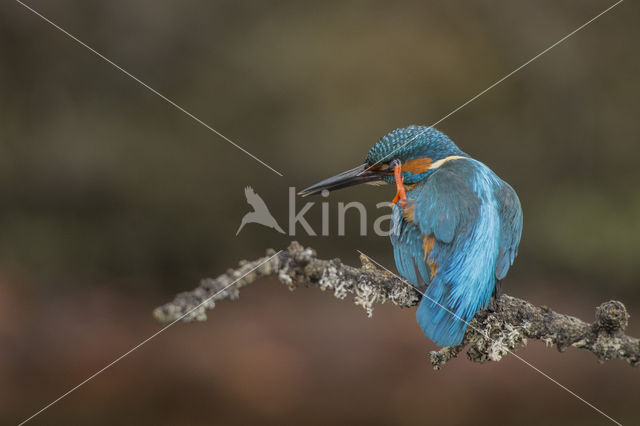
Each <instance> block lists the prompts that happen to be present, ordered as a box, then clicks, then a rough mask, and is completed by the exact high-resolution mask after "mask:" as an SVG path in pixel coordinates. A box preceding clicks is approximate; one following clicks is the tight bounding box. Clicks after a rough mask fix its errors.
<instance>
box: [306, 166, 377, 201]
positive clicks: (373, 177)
mask: <svg viewBox="0 0 640 426" xmlns="http://www.w3.org/2000/svg"><path fill="white" fill-rule="evenodd" d="M385 174H389V173H387V172H385V171H380V170H369V169H368V166H367V165H366V164H362V165H360V166H358V167H354V168H353V169H351V170H347V171H346V172H342V173H340V174H338V175H335V176H333V177H330V178H329V179H325V180H323V181H321V182H318V183H316V184H315V185H311V186H310V187H308V188H306V189H303V190H302V191H300V192H298V195H302V196H303V197H306V196H307V195H314V194H319V193H320V192H322V191H324V190H325V189H326V190H327V191H333V190H335V189H340V188H346V187H348V186H353V185H358V184H360V183H366V182H373V181H377V180H382V176H384V175H385Z"/></svg>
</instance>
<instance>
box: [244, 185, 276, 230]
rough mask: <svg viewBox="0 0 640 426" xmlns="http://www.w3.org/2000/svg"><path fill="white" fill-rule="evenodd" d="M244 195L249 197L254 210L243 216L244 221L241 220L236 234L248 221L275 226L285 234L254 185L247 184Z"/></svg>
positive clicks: (248, 199) (274, 227) (248, 200)
mask: <svg viewBox="0 0 640 426" xmlns="http://www.w3.org/2000/svg"><path fill="white" fill-rule="evenodd" d="M244 195H245V197H246V198H247V203H248V204H249V205H250V206H251V207H253V211H252V212H249V213H247V214H245V215H244V216H243V217H242V221H241V222H240V227H238V230H237V231H236V235H238V234H239V233H240V231H241V230H242V228H244V226H245V225H246V224H247V223H259V224H260V225H264V226H268V227H269V228H273V229H275V230H276V231H278V232H279V233H281V234H284V231H283V230H282V228H280V225H278V222H276V220H275V218H274V217H273V215H272V214H271V212H270V211H269V208H268V207H267V205H266V204H265V202H264V200H263V199H262V198H261V197H260V196H259V195H258V194H257V193H256V192H255V191H254V190H253V188H252V187H250V186H247V187H246V188H245V189H244Z"/></svg>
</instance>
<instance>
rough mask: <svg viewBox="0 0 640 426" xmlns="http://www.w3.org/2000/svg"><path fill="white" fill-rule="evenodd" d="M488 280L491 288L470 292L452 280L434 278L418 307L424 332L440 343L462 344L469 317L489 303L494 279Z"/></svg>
mask: <svg viewBox="0 0 640 426" xmlns="http://www.w3.org/2000/svg"><path fill="white" fill-rule="evenodd" d="M488 284H489V285H487V286H484V287H486V288H487V289H488V291H485V292H469V291H464V290H466V289H462V290H463V291H456V290H455V289H454V286H453V284H452V283H446V284H444V283H437V282H432V283H431V285H430V286H429V287H428V288H427V291H426V292H425V293H424V296H423V298H422V300H421V301H420V305H419V306H418V309H417V311H416V319H417V320H418V324H420V328H422V332H423V333H424V334H425V335H426V336H427V337H428V338H429V339H431V340H433V341H434V342H435V343H437V344H438V345H440V346H455V345H459V344H460V343H461V342H462V339H463V338H464V333H465V331H466V330H467V326H468V325H469V321H471V320H472V319H473V317H474V315H475V314H476V312H478V310H480V309H486V308H487V306H488V304H489V300H490V298H491V294H492V292H493V288H495V281H491V282H489V283H488ZM458 290H460V289H458Z"/></svg>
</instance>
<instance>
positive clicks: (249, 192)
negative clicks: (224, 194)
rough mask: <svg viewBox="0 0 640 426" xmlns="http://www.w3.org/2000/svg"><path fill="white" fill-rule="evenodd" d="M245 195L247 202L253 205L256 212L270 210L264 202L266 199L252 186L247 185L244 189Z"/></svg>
mask: <svg viewBox="0 0 640 426" xmlns="http://www.w3.org/2000/svg"><path fill="white" fill-rule="evenodd" d="M244 195H245V196H246V197H247V203H249V205H250V206H251V207H253V209H254V210H255V211H256V212H258V211H264V210H267V211H268V210H269V209H268V208H267V205H266V204H265V203H264V200H263V199H262V198H261V197H260V196H259V195H258V194H256V193H255V191H254V190H253V188H252V187H250V186H247V187H246V188H245V189H244Z"/></svg>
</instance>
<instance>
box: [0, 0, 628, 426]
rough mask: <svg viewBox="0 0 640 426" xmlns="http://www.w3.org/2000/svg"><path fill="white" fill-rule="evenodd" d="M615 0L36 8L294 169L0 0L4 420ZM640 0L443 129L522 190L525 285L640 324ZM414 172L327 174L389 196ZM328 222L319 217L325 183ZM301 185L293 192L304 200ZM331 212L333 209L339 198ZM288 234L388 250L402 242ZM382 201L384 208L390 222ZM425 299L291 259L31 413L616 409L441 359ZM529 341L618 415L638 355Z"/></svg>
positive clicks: (345, 251) (68, 420) (33, 406)
mask: <svg viewBox="0 0 640 426" xmlns="http://www.w3.org/2000/svg"><path fill="white" fill-rule="evenodd" d="M611 3H612V2H609V1H600V0H598V1H583V2H579V3H577V2H573V1H568V0H563V1H557V0H553V1H551V0H544V1H537V2H529V1H475V2H468V1H464V2H463V1H460V0H456V1H448V2H445V1H422V2H403V1H401V2H393V3H391V2H382V1H377V2H376V1H370V2H361V1H360V2H331V1H329V2H288V1H275V2H237V1H215V2H209V1H189V2H179V1H160V2H154V1H149V0H134V1H122V0H114V1H78V0H75V1H66V0H65V1H57V2H54V3H52V2H46V1H43V0H30V1H29V2H28V4H29V5H31V6H32V7H34V8H35V9H36V10H38V11H40V12H41V13H42V14H44V15H45V16H47V17H48V18H50V19H51V20H53V21H54V22H56V23H57V24H59V25H60V26H61V27H63V28H65V29H66V30H68V31H69V32H71V33H72V34H74V35H76V36H77V37H78V38H80V39H81V40H83V41H84V42H86V43H87V44H89V45H90V46H92V47H94V48H95V49H97V50H98V51H100V52H101V53H103V54H104V55H106V56H107V57H108V58H110V59H112V60H113V61H114V62H116V63H117V64H119V65H120V66H122V67H123V68H125V69H126V70H128V71H130V72H131V73H133V74H134V75H136V76H137V77H139V78H140V79H142V80H143V81H145V82H146V83H148V84H149V85H150V86H152V87H153V88H155V89H157V90H158V91H160V92H161V93H163V94H164V95H166V96H167V97H169V98H171V99H173V100H175V102H177V103H178V104H180V105H181V106H183V107H184V108H186V109H187V110H189V111H190V112H192V113H194V114H195V115H197V116H198V117H200V118H201V119H202V120H204V121H205V122H207V123H208V124H210V125H212V126H213V127H214V128H216V129H217V130H219V131H220V132H222V133H223V134H225V135H226V136H228V137H229V138H231V139H233V140H234V141H236V142H237V143H239V144H240V145H241V146H243V147H244V148H246V149H248V150H249V151H250V152H252V153H253V154H255V155H257V156H258V157H260V158H261V159H262V160H264V161H266V162H267V163H268V164H270V165H271V166H272V167H274V168H276V169H277V170H279V171H280V172H282V173H283V174H284V176H283V177H280V176H278V175H276V174H275V173H273V172H271V171H270V170H268V169H267V168H265V167H263V166H261V165H260V164H258V163H257V162H255V161H254V160H253V159H251V158H250V157H248V156H247V155H245V154H243V153H242V152H240V151H238V150H237V149H236V148H234V147H233V146H231V145H230V144H228V143H227V142H225V141H223V140H222V139H220V138H219V137H217V136H216V135H214V134H213V133H211V132H209V131H208V130H207V129H205V128H204V127H202V126H200V125H199V124H197V123H196V122H194V121H193V120H192V119H190V118H189V117H187V116H186V115H184V114H183V113H181V112H180V111H178V110H176V109H175V108H173V107H172V106H170V105H168V104H167V103H166V102H164V101H162V100H161V99H160V98H158V97H157V96H155V95H153V94H152V93H150V92H149V91H148V90H146V89H144V88H143V87H141V86H140V85H139V84H137V83H136V82H134V81H133V80H132V79H130V78H129V77H127V76H125V75H124V74H123V73H122V72H120V71H118V70H116V69H115V68H113V67H112V66H110V65H108V64H107V63H105V62H104V61H102V60H100V59H99V58H98V57H96V56H95V55H93V54H92V53H91V52H89V51H88V50H87V49H85V48H83V47H81V46H80V45H78V44H77V43H75V42H74V41H72V40H71V39H69V38H68V37H67V36H65V35H63V34H62V33H61V32H59V31H57V30H55V29H54V28H53V27H51V26H50V25H49V24H47V23H45V22H44V21H43V20H41V19H40V18H38V17H37V16H35V15H34V14H32V13H31V12H29V11H28V10H27V9H25V8H24V7H22V6H20V5H19V4H18V3H14V2H3V3H2V4H1V5H0V52H1V55H2V56H1V57H2V64H1V65H0V401H1V402H0V423H2V424H16V423H18V422H19V421H21V420H23V419H25V418H27V417H28V416H29V415H31V414H33V413H34V412H35V411H37V410H38V409H40V408H41V407H42V406H44V405H45V404H47V403H49V402H50V401H52V400H53V399H55V398H57V397H58V396H60V395H61V394H62V393H63V392H65V391H67V390H68V389H70V388H71V387H73V386H75V385H76V384H78V383H79V382H80V381H82V380H83V379H85V378H86V377H88V376H89V375H90V374H92V373H93V372H95V371H96V370H98V369H100V368H102V367H103V366H104V365H106V364H107V363H108V362H110V361H112V360H113V359H114V358H116V357H117V356H119V355H121V354H122V353H124V352H125V351H127V350H129V349H130V348H131V347H132V346H134V345H135V344H137V343H139V342H140V341H141V340H142V339H144V338H146V337H147V336H149V335H150V334H152V333H153V332H155V331H156V330H158V329H159V328H160V325H159V324H157V323H156V322H154V320H153V318H152V316H151V312H152V310H153V309H154V308H155V307H156V306H158V305H161V304H163V303H165V302H167V301H169V300H171V299H172V298H173V296H174V294H175V293H176V292H180V291H185V290H189V289H191V288H193V287H195V286H196V285H197V283H198V280H199V279H200V278H202V277H206V276H216V275H218V274H219V273H221V272H223V271H225V270H226V269H227V268H228V267H231V266H234V265H236V264H237V261H239V260H241V259H256V258H258V257H260V256H262V255H263V254H264V252H265V249H267V248H269V247H273V248H276V249H279V248H284V247H286V246H287V244H288V242H289V240H291V239H292V237H289V236H286V235H281V234H278V233H277V232H275V231H273V230H271V229H268V228H263V227H261V226H258V225H247V226H246V227H245V228H244V229H243V231H242V232H241V233H240V234H239V235H238V236H237V237H236V236H235V232H236V230H237V228H238V225H239V224H240V219H241V218H242V216H243V215H244V213H246V212H247V211H249V206H248V205H247V204H246V202H245V198H244V193H243V188H244V187H245V186H247V185H251V186H253V187H254V189H255V190H256V192H258V193H259V194H260V195H261V196H262V197H263V198H264V200H265V201H266V202H267V204H268V205H269V207H270V208H271V212H272V213H273V214H274V216H275V217H276V218H277V219H278V221H279V222H280V224H281V225H282V226H283V227H284V228H285V229H287V228H288V227H287V223H286V222H287V214H288V208H289V207H288V204H289V203H288V187H289V186H295V187H297V188H302V187H305V186H308V185H309V184H312V183H315V182H316V181H318V180H319V179H322V178H325V177H327V176H330V175H333V174H335V173H337V172H340V171H342V170H345V169H347V168H350V167H353V166H355V165H357V164H360V163H361V162H362V160H363V159H364V157H365V155H366V152H367V150H368V149H369V147H370V146H371V145H372V144H373V143H374V142H375V141H376V140H377V139H378V138H379V137H381V136H383V135H384V134H386V133H387V132H388V131H390V130H392V129H394V128H397V127H404V126H406V125H409V124H424V125H429V124H431V123H433V122H435V121H437V120H438V119H440V118H441V117H443V116H444V115H445V114H447V113H448V112H450V111H451V110H453V109H454V108H455V107H457V106H458V105H460V104H462V103H463V102H465V101H466V100H468V99H469V98H471V97H472V96H473V95H475V94H476V93H478V92H479V91H481V90H483V89H485V88H486V87H488V86H489V85H490V84H492V83H493V82H494V81H496V80H497V79H498V78H500V77H502V76H503V75H505V74H507V73H509V72H510V71H512V70H513V69H514V68H516V67H517V66H519V65H520V64H522V63H524V62H525V61H527V60H528V59H530V58H531V57H533V56H534V55H536V54H537V53H539V52H540V51H542V50H543V49H544V48H546V47H547V46H549V45H551V44H552V43H554V42H555V41H557V40H558V39H560V38H561V37H563V36H564V35H566V34H567V33H569V32H570V31H572V30H574V29H575V28H577V27H578V26H580V25H581V24H583V23H584V22H586V21H587V20H588V19H590V18H591V17H593V16H595V15H596V14H598V13H599V12H600V11H602V10H604V9H605V8H606V7H607V6H608V5H610V4H611ZM638 16H640V15H639V6H638V5H637V4H634V3H633V2H624V3H622V4H621V5H620V6H618V7H617V8H615V9H613V10H612V11H611V12H610V13H608V14H606V15H604V16H603V17H602V18H601V19H599V20H598V21H596V22H594V23H593V24H591V25H590V26H588V27H587V28H585V29H584V30H583V31H581V32H579V33H578V34H576V35H575V36H574V37H572V38H570V39H569V40H567V41H566V42H565V43H563V44H561V45H560V46H558V47H557V48H555V49H554V50H552V51H551V52H549V53H548V54H546V55H545V56H543V57H542V58H540V59H539V60H537V61H535V62H533V63H532V64H530V65H529V66H527V67H526V68H525V69H523V70H522V71H520V72H519V73H517V74H515V75H514V76H513V77H511V78H509V79H508V80H507V81H505V82H504V83H502V84H501V85H499V86H497V87H496V88H494V89H493V90H491V91H490V92H488V93H487V94H485V95H484V96H482V97H481V98H480V99H478V100H477V101H475V102H473V103H472V104H470V105H468V106H466V107H465V108H464V109H462V110H461V111H459V112H457V113H456V114H455V115H453V116H451V117H450V118H448V119H447V120H445V121H443V122H442V123H441V124H439V126H438V128H439V129H440V130H442V131H444V132H445V133H447V134H448V135H449V136H450V137H451V138H452V139H453V140H454V141H456V142H457V143H458V145H459V146H460V147H461V148H462V149H463V150H464V151H466V152H468V153H469V154H471V155H473V156H474V157H476V158H477V159H479V160H481V161H483V162H485V163H486V164H487V165H489V166H490V167H491V168H492V169H493V170H494V171H496V173H497V174H498V175H499V176H501V177H502V178H504V179H505V180H506V181H508V182H509V183H510V184H511V185H512V186H513V187H514V188H515V189H516V190H517V192H518V194H519V196H520V199H521V202H522V205H523V209H524V215H525V223H524V235H523V239H522V244H521V246H520V255H519V257H518V259H517V261H516V265H515V267H514V268H512V270H511V271H510V274H509V276H508V278H507V280H506V281H505V285H504V290H505V291H506V292H507V293H508V294H511V295H514V296H517V297H522V298H526V299H528V300H530V301H532V302H534V303H536V304H544V305H547V306H549V307H551V308H553V309H555V310H557V311H559V312H563V313H567V314H571V315H576V316H579V317H580V318H583V319H585V320H588V321H591V320H592V318H593V315H594V308H595V306H597V305H598V304H599V303H601V302H603V301H605V300H609V299H619V300H621V301H623V302H624V303H625V304H626V305H627V307H628V309H629V311H630V312H631V314H632V317H631V324H630V326H629V329H628V332H629V334H631V335H636V336H638V335H640V321H639V319H638V318H639V316H640V287H639V286H638V283H639V282H640V265H639V264H638V259H637V256H638V252H639V251H640V220H639V219H640V192H639V191H638V188H637V186H638V182H639V181H640V168H639V167H638V160H637V156H638V155H639V154H640V144H639V142H640V138H639V135H640V130H638V126H637V122H638V119H637V118H638V112H639V111H638V98H639V96H640V77H639V76H640V58H639V57H638V52H637V43H638V37H639V35H640V27H639V26H638V25H637V23H638ZM393 195H394V191H393V188H391V187H381V188H375V187H369V186H365V187H358V188H353V189H349V190H345V191H341V192H337V193H335V194H332V195H331V197H330V198H329V199H328V201H329V202H330V208H331V211H332V212H335V211H336V209H337V207H336V206H337V202H339V201H353V200H358V201H362V202H364V203H365V204H366V205H367V206H368V208H369V212H370V214H373V213H376V212H377V211H376V208H375V205H376V203H377V202H380V201H389V200H390V199H391V198H392V197H393ZM307 201H315V202H316V204H315V206H314V207H313V208H311V210H310V212H309V213H308V214H307V215H306V218H307V220H308V221H309V223H310V224H311V225H312V226H313V227H314V228H315V229H316V231H317V232H319V230H320V228H321V218H320V206H319V202H321V201H325V200H323V199H315V200H309V199H305V201H304V202H307ZM302 204H303V202H302V200H298V206H297V209H298V210H300V208H301V206H302ZM332 217H336V216H335V214H334V215H333V216H332ZM356 219H357V217H356V215H355V214H353V215H350V216H349V220H348V221H347V235H346V236H344V237H338V236H335V234H336V233H337V224H336V223H335V222H332V223H331V230H332V235H333V236H328V237H322V236H316V237H312V236H308V235H306V233H304V232H303V230H302V228H300V227H298V229H297V235H296V236H295V237H293V238H295V239H297V240H299V241H300V242H301V243H303V244H305V245H310V246H312V247H314V248H316V249H317V250H318V251H319V254H320V255H321V256H322V257H325V258H330V257H340V258H342V259H343V261H345V262H347V263H351V264H356V263H357V253H356V252H355V250H356V249H360V250H363V251H365V252H366V253H368V254H370V255H371V256H373V257H375V258H376V259H378V260H380V261H382V262H383V263H385V264H386V265H388V266H389V267H391V266H392V265H393V257H392V252H391V246H390V243H389V241H388V239H387V238H385V237H377V236H375V235H373V234H372V235H369V236H368V237H361V236H360V235H359V226H358V221H357V220H356ZM372 219H373V218H370V221H369V230H371V223H372ZM433 349H435V346H434V344H432V343H431V342H430V341H428V340H427V339H425V338H424V337H423V335H422V334H421V332H420V330H419V328H418V326H417V324H416V323H415V320H414V311H413V310H412V309H405V310H402V309H398V308H395V307H393V306H381V307H378V308H376V310H375V312H374V316H373V318H372V319H367V317H366V315H365V314H364V312H363V311H362V310H361V309H360V308H358V307H355V306H354V305H353V304H352V303H351V302H348V301H338V300H336V299H335V298H333V297H332V296H331V295H329V294H324V293H321V292H319V291H317V289H304V288H303V289H299V290H297V291H295V292H293V293H291V292H289V291H287V290H286V288H285V287H284V286H282V285H281V284H279V283H278V282H276V281H273V280H271V281H270V280H264V281H262V282H259V283H255V284H254V285H252V286H251V287H248V288H246V289H245V290H244V291H243V292H242V294H241V299H240V300H239V301H237V302H233V303H231V302H228V303H222V304H220V305H219V306H218V307H217V308H216V310H214V311H213V312H212V313H211V315H210V317H209V320H208V321H207V322H205V323H199V324H178V325H176V326H174V327H172V328H171V329H169V330H168V331H167V332H165V333H163V334H162V335H160V336H158V337H157V338H156V339H154V340H152V341H151V342H150V343H148V344H147V345H145V346H143V347H142V348H141V349H139V350H137V351H136V352H134V353H133V354H131V355H130V356H129V357H127V358H125V359H124V360H123V361H121V362H120V363H118V364H116V365H115V366H114V367H112V368H111V369H110V370H108V371H107V372H105V373H104V374H102V375H100V376H99V377H97V378H96V379H94V380H92V381H91V382H89V383H88V384H87V385H86V386H84V387H82V388H80V389H79V390H78V391H77V392H75V393H73V394H71V395H70V396H68V397H67V398H65V399H64V400H62V401H61V402H60V403H58V404H56V405H55V406H53V407H52V408H50V409H49V410H48V411H46V412H44V413H43V414H41V415H40V416H39V417H37V418H35V419H34V420H33V421H32V423H33V424H42V425H54V424H60V425H68V424H93V425H113V424H150V425H151V424H154V425H155V424H176V425H178V424H189V425H204V424H211V423H215V424H225V425H226V424H229V425H240V424H252V423H258V422H260V423H262V424H274V425H275V424H278V425H281V424H322V425H326V424H334V423H339V424H345V423H346V424H379V425H383V424H399V425H404V424H406V425H414V424H416V425H417V424H439V425H463V424H469V423H473V424H476V425H480V424H492V425H493V424H519V425H527V424H530V425H537V424H563V425H567V424H580V425H596V424H607V420H606V419H605V418H604V417H602V416H600V415H599V414H597V413H596V412H595V411H593V410H592V409H591V408H589V407H587V406H586V405H585V404H583V403H582V402H580V401H578V400H577V399H576V398H574V397H572V396H571V395H569V394H568V393H567V392H565V391H563V390H562V389H560V388H559V387H557V386H556V385H554V384H553V383H551V382H549V381H548V380H546V379H545V378H543V377H542V376H541V375H539V374H538V373H536V372H534V371H533V370H532V369H530V368H529V367H527V366H525V365H523V364H522V363H521V362H520V361H518V360H516V359H514V357H507V358H506V359H505V360H503V361H502V362H500V363H497V364H486V365H478V364H472V363H470V362H468V361H467V360H466V359H465V357H464V356H461V357H460V359H457V360H455V361H453V362H451V363H450V364H448V365H446V366H445V368H444V369H443V370H442V371H439V372H434V371H432V370H431V368H430V364H429V362H428V359H427V355H428V352H429V351H430V350H433ZM518 354H519V355H521V356H523V357H524V358H525V359H527V360H528V361H530V362H532V363H533V364H535V365H536V366H537V367H538V368H540V369H541V370H543V371H545V372H547V373H548V374H549V375H551V376H552V377H554V378H555V379H556V380H558V381H559V382H560V383H562V384H564V385H566V386H567V387H569V388H570V389H572V390H573V391H575V392H576V393H578V394H579V395H580V396H582V397H584V398H585V399H586V400H588V401H590V402H592V403H593V404H595V405H596V406H597V407H599V408H600V409H602V410H603V411H605V412H606V413H608V414H609V415H611V416H612V417H614V418H615V419H617V420H618V421H620V422H621V423H623V424H632V423H636V422H637V421H638V419H639V418H640V415H639V413H638V404H637V395H638V391H640V376H639V374H640V372H639V371H638V369H632V368H630V367H629V366H628V365H626V364H625V363H623V362H621V361H613V362H609V363H607V364H604V365H599V364H598V363H597V362H596V359H595V357H593V356H592V355H591V354H589V353H586V352H579V351H577V350H573V349H569V350H568V351H567V352H566V353H564V354H558V353H557V352H556V350H555V349H553V348H545V347H544V345H543V344H542V343H540V342H530V344H529V346H528V347H527V348H526V349H521V350H520V351H518Z"/></svg>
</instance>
